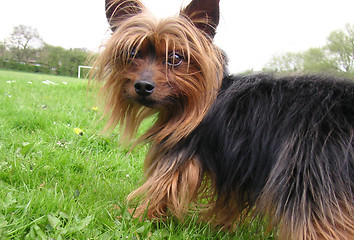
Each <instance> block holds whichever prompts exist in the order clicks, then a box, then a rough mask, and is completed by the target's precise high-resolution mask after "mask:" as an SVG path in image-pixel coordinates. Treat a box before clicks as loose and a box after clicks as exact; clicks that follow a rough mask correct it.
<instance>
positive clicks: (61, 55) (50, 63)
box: [0, 24, 354, 77]
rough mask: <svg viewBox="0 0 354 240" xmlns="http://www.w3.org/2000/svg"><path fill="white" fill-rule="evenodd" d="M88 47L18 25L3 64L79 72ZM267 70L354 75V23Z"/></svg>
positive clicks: (2, 47) (2, 52) (5, 45)
mask: <svg viewBox="0 0 354 240" xmlns="http://www.w3.org/2000/svg"><path fill="white" fill-rule="evenodd" d="M91 54H92V53H90V52H89V51H88V50H87V49H83V48H75V49H65V48H62V47H57V46H52V45H49V44H47V43H45V42H44V41H43V39H42V38H41V36H40V35H39V33H38V32H37V30H36V29H34V28H32V27H29V26H25V25H19V26H15V27H14V29H13V32H12V33H11V35H10V36H9V38H7V39H5V40H4V41H3V42H2V43H1V42H0V68H8V69H14V70H22V71H30V72H41V73H50V74H56V75H66V76H77V74H78V72H77V71H78V66H79V65H85V63H86V62H87V59H88V57H89V56H90V55H91ZM263 70H265V71H272V72H304V73H319V72H320V73H331V74H340V75H345V76H347V77H354V24H347V25H345V28H344V29H342V30H335V31H333V32H331V33H330V34H329V36H328V37H327V44H326V45H325V46H323V47H317V48H310V49H308V50H306V51H304V52H296V53H293V52H287V53H284V54H281V55H278V56H274V57H272V58H271V60H270V61H269V62H268V63H267V64H266V66H265V68H264V69H263Z"/></svg>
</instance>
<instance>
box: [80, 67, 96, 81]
mask: <svg viewBox="0 0 354 240" xmlns="http://www.w3.org/2000/svg"><path fill="white" fill-rule="evenodd" d="M81 68H88V69H91V68H93V67H91V66H82V65H79V68H78V71H77V78H78V79H80V76H81Z"/></svg>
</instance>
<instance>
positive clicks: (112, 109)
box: [94, 0, 354, 240]
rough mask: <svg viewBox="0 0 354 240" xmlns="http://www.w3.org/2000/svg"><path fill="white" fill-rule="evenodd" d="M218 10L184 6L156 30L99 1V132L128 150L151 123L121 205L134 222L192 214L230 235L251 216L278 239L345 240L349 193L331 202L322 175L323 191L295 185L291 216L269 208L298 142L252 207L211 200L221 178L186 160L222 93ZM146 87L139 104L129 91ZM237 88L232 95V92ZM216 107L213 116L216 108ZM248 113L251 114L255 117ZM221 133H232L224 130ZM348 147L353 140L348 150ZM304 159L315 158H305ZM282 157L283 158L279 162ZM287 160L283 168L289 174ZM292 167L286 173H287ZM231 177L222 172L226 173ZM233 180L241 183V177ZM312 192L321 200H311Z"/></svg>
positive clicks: (235, 198)
mask: <svg viewBox="0 0 354 240" xmlns="http://www.w3.org/2000/svg"><path fill="white" fill-rule="evenodd" d="M218 4H219V0H204V1H203V0H192V2H191V3H190V4H189V5H188V6H187V7H186V8H185V9H183V10H181V12H180V14H179V15H177V16H174V17H170V18H167V19H162V20H160V19H156V18H155V17H154V16H153V15H152V14H151V13H149V12H148V11H147V10H146V9H145V7H144V6H143V5H142V4H141V3H140V2H139V1H138V0H106V15H107V19H108V21H109V24H110V26H111V29H112V36H111V38H110V39H109V40H108V41H107V43H106V44H105V48H104V50H103V52H102V53H101V54H100V55H99V57H98V59H97V61H96V63H95V67H94V71H95V72H94V75H95V78H96V79H98V80H99V81H101V82H102V83H103V87H102V89H101V95H100V96H101V98H103V99H104V102H105V103H106V105H105V108H104V115H106V116H108V117H109V119H108V123H107V127H106V130H108V129H114V128H116V127H117V126H119V128H120V129H122V139H123V141H124V142H130V141H131V140H132V139H133V138H134V137H135V136H136V134H137V130H138V127H139V126H140V124H141V123H142V121H143V120H144V119H146V118H148V117H150V116H155V121H154V123H153V126H152V127H151V128H150V129H149V130H148V131H147V132H146V133H144V134H143V135H142V136H141V137H140V138H138V139H137V140H136V142H135V143H134V146H135V145H136V144H138V143H141V142H144V143H148V144H149V145H150V150H149V152H148V154H147V156H146V159H145V163H144V164H145V166H144V172H145V181H144V183H143V185H142V186H141V187H139V188H138V189H137V190H135V191H134V192H132V193H131V194H130V195H129V197H128V200H130V201H133V200H136V199H137V200H138V202H139V206H138V207H137V208H136V209H135V216H136V217H141V216H144V215H145V214H146V215H147V217H149V218H164V217H166V216H168V215H170V214H173V215H175V216H177V217H178V218H179V219H183V218H184V216H185V215H186V214H187V213H188V212H190V211H196V210H198V211H200V212H201V215H202V219H205V220H208V221H209V220H210V221H211V222H213V224H214V225H216V226H219V227H223V228H225V229H233V227H234V226H236V223H235V222H236V221H241V222H242V221H243V216H249V215H252V216H255V215H258V214H259V215H261V216H263V217H264V216H265V217H266V218H267V219H269V223H270V224H269V227H270V228H276V227H278V228H279V230H278V234H277V235H278V237H279V239H283V240H285V239H292V240H295V239H299V240H310V239H324V240H330V239H331V240H339V239H346V240H349V239H354V223H353V214H354V207H353V199H350V198H351V197H352V196H353V195H352V193H351V192H350V193H348V194H347V195H345V194H344V195H343V196H338V195H336V194H337V193H335V192H331V191H332V188H333V186H336V184H337V183H336V182H335V179H334V180H332V179H331V176H329V174H328V172H329V171H328V169H325V168H323V169H321V167H323V166H322V165H320V166H319V167H318V168H319V170H318V169H316V170H314V171H313V172H314V173H316V171H317V170H318V171H319V172H320V174H319V176H315V177H318V178H319V179H320V180H319V181H323V182H325V181H327V180H328V181H329V182H328V184H327V185H325V184H324V185H323V186H318V183H316V182H314V181H313V179H312V178H311V177H309V182H308V183H306V181H304V182H305V183H304V184H303V185H301V184H302V183H297V182H296V184H297V185H296V187H297V188H299V189H302V187H303V189H305V190H304V192H303V193H302V195H301V194H300V195H299V196H295V197H292V198H291V199H290V200H294V201H295V202H298V203H301V204H299V205H294V206H293V207H292V208H289V207H288V208H287V209H285V207H284V208H282V207H283V205H287V203H288V201H289V199H285V200H284V199H282V200H279V199H277V194H279V193H281V191H282V189H281V187H282V186H285V185H287V184H290V182H291V179H290V178H291V177H290V176H291V174H293V173H289V172H286V171H287V170H288V169H291V166H290V167H289V165H286V164H284V163H282V159H283V158H284V159H295V160H296V159H297V158H301V157H302V156H301V154H303V152H302V150H301V148H306V147H313V148H315V147H317V146H311V145H310V144H311V143H309V144H308V145H307V146H302V145H301V144H302V143H301V139H297V137H298V136H300V135H301V133H296V134H298V135H296V136H293V137H291V136H290V137H289V139H290V140H289V141H288V142H284V143H281V144H282V149H281V151H282V152H280V153H279V155H280V156H279V158H278V159H277V160H276V163H275V164H274V166H273V168H272V170H271V171H270V173H269V176H268V177H267V179H266V181H264V182H266V183H265V185H264V188H262V191H261V192H260V193H259V196H258V197H257V198H256V199H255V200H254V202H252V203H250V199H253V198H254V196H253V195H252V192H251V191H249V192H248V191H242V190H240V189H238V188H237V187H239V186H236V187H235V188H233V187H231V188H230V189H227V190H229V192H230V193H228V192H227V193H226V194H220V192H221V190H220V186H218V179H219V178H220V177H221V176H219V175H218V174H217V173H216V170H215V169H213V166H211V167H210V166H207V164H208V162H207V160H206V159H201V158H202V156H201V154H197V153H195V151H197V148H198V147H196V146H194V145H193V144H194V142H193V138H192V140H190V135H192V134H193V132H194V131H196V129H198V127H199V125H200V124H201V123H202V121H204V119H205V118H206V117H207V113H208V111H210V109H211V107H212V105H213V104H215V101H216V100H217V98H218V94H219V93H220V89H221V88H222V84H223V85H224V84H228V83H227V81H228V79H227V77H225V65H226V60H225V57H224V55H223V53H222V51H221V50H220V49H218V48H217V47H216V46H215V45H214V44H213V43H212V39H213V37H214V35H215V28H216V26H217V25H218V21H219V8H218ZM171 53H172V54H174V53H179V54H180V55H181V56H183V61H182V62H181V65H180V66H179V67H175V66H173V62H172V64H168V62H169V61H170V60H169V58H170V54H171ZM171 65H172V66H171ZM224 77H225V78H224ZM146 78H148V79H151V80H152V81H153V82H154V84H155V85H154V92H153V94H151V95H149V96H148V97H146V98H144V99H141V98H139V96H137V93H136V89H134V83H135V82H137V81H139V80H141V79H143V80H145V79H146ZM223 78H224V79H223ZM224 82H225V83H224ZM247 86H248V85H247ZM247 86H246V87H247ZM243 87H244V86H241V87H240V88H239V89H238V90H240V91H242V89H243ZM141 101H142V102H141ZM217 106H219V107H223V106H222V103H221V104H219V105H217ZM248 107H249V106H246V108H248ZM256 107H257V108H259V107H260V106H256ZM257 108H255V109H254V111H258V110H259V109H257ZM249 112H251V110H249ZM233 114H234V113H230V116H231V115H232V116H233ZM241 114H242V113H241ZM215 116H217V114H216V115H215ZM215 116H214V117H215ZM224 117H225V119H226V118H227V117H229V116H224ZM253 120H254V119H250V121H253ZM221 121H224V119H221ZM225 121H226V120H225ZM239 121H241V120H239ZM238 123H239V122H238ZM228 124H229V125H231V126H230V127H234V126H232V123H231V120H230V123H228ZM241 125H242V123H241ZM207 127H211V128H212V126H207ZM214 127H218V126H214ZM206 130H208V128H206ZM344 134H346V133H344ZM217 136H218V135H217ZM208 137H209V136H208ZM303 137H304V136H303ZM308 137H312V136H308ZM352 138H353V131H352V132H351V140H350V143H352ZM186 139H187V140H186ZM198 141H199V142H203V141H201V140H200V139H199V140H198ZM195 142H197V141H195ZM206 143H208V142H206ZM343 144H345V141H343ZM189 145H190V146H189ZM212 147H213V146H212ZM345 147H346V148H347V149H349V152H348V156H349V157H348V159H349V158H350V157H352V156H353V154H354V153H353V147H352V146H344V147H343V151H345V149H344V148H345ZM279 148H281V147H279ZM293 149H295V150H296V151H295V152H293V151H292V150H293ZM204 150H205V149H204ZM206 152H207V151H206ZM309 152H311V153H312V152H315V151H313V150H312V149H310V150H309ZM201 153H203V152H201ZM290 153H292V154H293V156H288V155H287V154H290ZM316 156H317V155H316ZM321 157H322V156H321ZM206 158H207V157H206ZM318 158H319V159H320V157H318ZM216 159H217V158H216ZM217 160H218V159H217ZM295 160H294V162H293V163H291V162H290V163H289V164H294V165H296V161H295ZM319 161H320V160H319ZM327 161H328V162H330V161H331V160H330V159H327ZM232 164H234V163H232ZM232 164H231V166H233V165H232ZM310 166H312V165H310ZM214 167H215V166H214ZM296 167H298V166H294V167H293V171H294V172H295V170H294V169H295V168H296ZM283 168H284V169H283ZM307 170H308V169H306V171H307ZM231 171H232V170H231V169H225V172H227V173H230V172H231ZM258 171H260V172H261V170H258ZM308 171H309V175H310V170H308ZM284 172H286V174H288V175H286V176H285V177H284V175H281V174H284ZM221 173H223V171H221ZM241 174H245V176H247V174H248V173H241ZM254 174H257V173H254ZM280 175H281V176H280ZM287 176H289V178H288V177H287ZM236 177H237V176H236ZM301 177H302V176H301ZM298 179H300V177H298ZM298 179H296V180H298ZM299 181H300V180H299ZM316 184H317V185H316ZM338 184H339V185H343V183H338ZM348 184H349V185H350V184H352V183H351V182H350V181H349V182H348ZM221 187H222V186H221ZM322 187H323V188H325V189H326V191H322V190H320V188H322ZM306 189H310V190H311V191H312V190H313V192H311V194H313V195H316V194H317V193H319V195H318V196H317V197H318V201H316V203H309V202H308V201H306V199H305V198H306V197H308V195H307V194H308V193H306V192H305V191H306ZM299 191H300V190H299ZM325 192H326V193H325ZM328 192H330V193H329V194H327V193H328ZM322 193H323V196H322V195H321V194H322ZM326 194H327V195H326ZM341 194H343V193H341ZM328 196H330V197H328ZM281 197H284V196H283V195H281ZM288 197H289V196H288ZM289 198H290V197H289ZM323 198H324V199H323ZM278 202H280V203H282V204H283V205H282V204H278ZM324 205H327V206H324ZM328 209H330V210H328ZM334 229H335V230H334Z"/></svg>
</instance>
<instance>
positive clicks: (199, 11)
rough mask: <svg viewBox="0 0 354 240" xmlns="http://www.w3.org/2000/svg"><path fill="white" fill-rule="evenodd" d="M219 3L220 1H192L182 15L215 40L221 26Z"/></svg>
mask: <svg viewBox="0 0 354 240" xmlns="http://www.w3.org/2000/svg"><path fill="white" fill-rule="evenodd" d="M219 2H220V0H192V2H191V3H190V4H189V5H188V6H187V7H186V8H184V9H183V10H182V11H181V14H182V15H185V16H187V17H188V18H189V19H191V20H192V22H193V23H194V25H195V26H196V27H197V28H198V29H200V30H201V31H204V32H205V33H206V34H207V35H209V36H210V37H211V38H213V37H214V36H215V33H216V27H217V26H218V24H219V18H220V11H219Z"/></svg>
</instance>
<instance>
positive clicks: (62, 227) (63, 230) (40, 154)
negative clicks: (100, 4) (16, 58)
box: [0, 70, 272, 240]
mask: <svg viewBox="0 0 354 240" xmlns="http://www.w3.org/2000/svg"><path fill="white" fill-rule="evenodd" d="M96 94H97V89H95V88H93V87H90V88H89V89H88V88H87V80H78V79H75V78H68V77H58V76H51V75H40V74H30V73H22V72H14V71H5V70H0V239H56V240H57V239H272V238H271V237H262V236H265V235H263V232H264V230H263V228H262V225H257V224H255V223H252V222H251V223H249V224H247V226H241V227H240V228H239V230H238V231H237V232H236V233H232V234H229V233H225V232H220V231H217V230H214V229H212V228H210V227H209V226H208V225H207V224H205V223H199V222H197V221H195V219H194V218H191V219H190V220H189V221H186V222H184V223H181V222H178V221H176V220H175V219H173V218H171V219H169V220H166V221H165V222H160V223H156V222H151V221H149V220H144V221H139V220H138V219H133V218H132V217H131V216H130V215H129V213H128V212H127V211H126V210H125V209H126V206H125V202H124V200H125V198H126V196H127V195H128V194H129V192H130V191H131V190H133V189H134V188H136V187H137V186H138V185H139V183H140V181H141V178H142V163H143V160H144V156H145V153H146V151H147V146H140V147H137V148H136V149H135V150H134V151H133V152H132V153H131V154H129V155H127V150H128V149H126V148H124V147H121V146H120V144H119V141H118V139H119V135H118V134H106V135H104V134H101V130H102V128H103V122H102V121H99V119H100V116H101V113H100V111H99V110H97V108H96V107H97V105H96ZM145 128H146V127H145ZM81 130H82V132H81Z"/></svg>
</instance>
